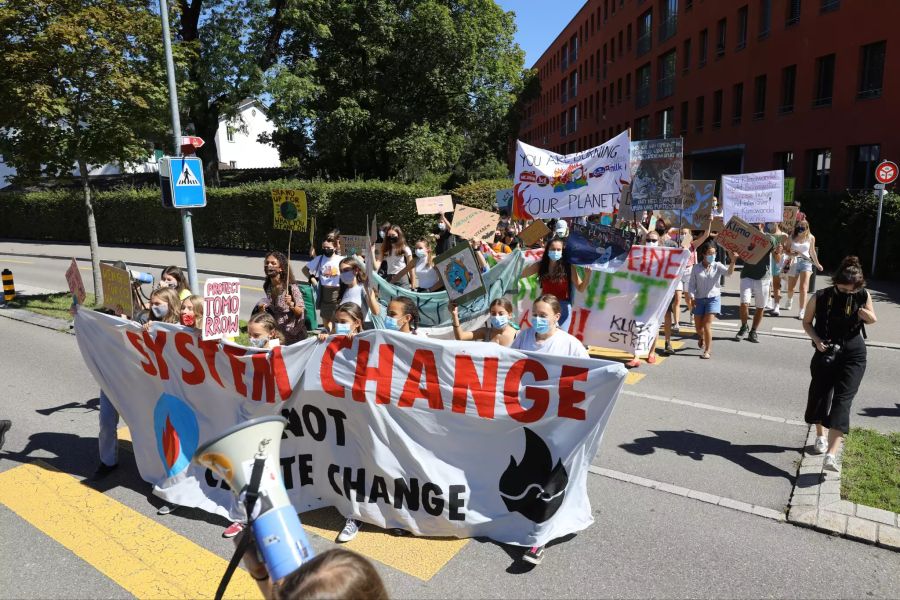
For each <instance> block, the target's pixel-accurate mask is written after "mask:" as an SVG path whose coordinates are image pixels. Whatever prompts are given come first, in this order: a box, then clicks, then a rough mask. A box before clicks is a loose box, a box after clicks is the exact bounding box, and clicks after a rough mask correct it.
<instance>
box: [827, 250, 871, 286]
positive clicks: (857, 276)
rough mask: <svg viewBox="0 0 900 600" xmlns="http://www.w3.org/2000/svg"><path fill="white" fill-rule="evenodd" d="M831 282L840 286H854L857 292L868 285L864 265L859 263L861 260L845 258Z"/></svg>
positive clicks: (854, 257)
mask: <svg viewBox="0 0 900 600" xmlns="http://www.w3.org/2000/svg"><path fill="white" fill-rule="evenodd" d="M831 282H832V283H835V284H840V285H852V286H853V287H854V288H855V289H857V290H858V289H859V288H861V287H863V286H864V285H866V278H865V277H864V276H863V270H862V263H860V262H859V258H858V257H856V256H847V257H845V258H844V260H842V261H841V264H840V265H839V266H838V268H837V270H836V271H835V272H834V274H833V275H832V276H831Z"/></svg>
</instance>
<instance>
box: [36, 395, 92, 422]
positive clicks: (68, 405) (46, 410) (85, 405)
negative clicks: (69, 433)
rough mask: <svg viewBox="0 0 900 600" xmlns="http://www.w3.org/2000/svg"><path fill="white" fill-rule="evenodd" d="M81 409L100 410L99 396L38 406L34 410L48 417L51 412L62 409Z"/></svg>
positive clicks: (82, 410)
mask: <svg viewBox="0 0 900 600" xmlns="http://www.w3.org/2000/svg"><path fill="white" fill-rule="evenodd" d="M74 409H81V412H89V411H92V410H100V398H91V399H90V400H88V401H87V402H83V403H82V402H67V403H66V404H60V405H59V406H52V407H50V408H38V409H36V410H35V411H34V412H36V413H38V414H41V415H44V416H45V417H49V416H50V415H52V414H53V413H56V412H60V411H64V410H74Z"/></svg>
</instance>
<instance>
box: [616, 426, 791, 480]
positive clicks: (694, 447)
mask: <svg viewBox="0 0 900 600" xmlns="http://www.w3.org/2000/svg"><path fill="white" fill-rule="evenodd" d="M651 433H653V434H654V435H653V436H652V437H645V438H638V439H636V440H634V441H633V442H630V443H628V444H621V445H620V446H619V447H620V448H623V449H624V450H626V451H627V452H630V453H631V454H638V455H642V456H646V455H650V454H653V453H654V452H656V450H657V449H660V450H671V451H673V452H675V453H676V454H677V455H679V456H688V457H690V458H692V459H693V460H703V458H704V457H705V456H707V455H711V456H721V457H722V458H724V459H726V460H729V461H731V462H733V463H734V464H736V465H738V466H740V467H743V468H744V469H746V470H747V471H750V472H751V473H754V474H756V475H759V476H761V477H783V478H785V479H787V480H788V481H790V482H791V483H793V482H794V475H793V474H791V473H788V472H787V471H784V470H782V469H779V468H778V467H775V466H773V465H771V464H769V463H767V462H766V461H764V460H762V459H760V458H757V457H755V456H753V455H754V454H777V453H780V452H799V451H800V448H789V447H787V446H773V445H771V444H732V443H731V442H729V441H727V440H721V439H719V438H714V437H710V436H708V435H702V434H699V433H695V432H693V431H689V430H688V431H651Z"/></svg>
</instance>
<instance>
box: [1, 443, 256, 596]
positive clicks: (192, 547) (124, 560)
mask: <svg viewBox="0 0 900 600" xmlns="http://www.w3.org/2000/svg"><path fill="white" fill-rule="evenodd" d="M0 502H2V503H3V504H5V505H6V506H8V507H9V508H10V509H11V510H12V511H13V512H15V513H16V514H18V515H19V516H20V517H22V518H23V519H25V520H26V521H28V522H29V523H30V524H31V525H33V526H34V527H36V528H37V529H39V530H40V531H42V532H43V533H45V534H46V535H48V536H50V537H51V538H53V539H54V540H56V542H58V543H59V544H61V545H62V546H64V547H66V548H67V549H69V550H70V551H72V553H74V554H75V555H76V556H78V557H79V558H81V559H82V560H84V561H85V562H87V563H88V564H90V565H91V566H92V567H94V568H95V569H97V570H98V571H100V572H101V573H103V574H104V575H106V576H107V577H109V578H110V579H112V580H113V581H115V582H116V583H117V584H119V585H120V586H122V587H123V588H125V589H126V590H127V591H128V592H129V593H131V594H133V595H134V596H137V597H138V598H211V597H213V595H214V594H215V591H216V587H217V586H218V584H219V579H220V578H221V577H222V574H223V573H224V572H225V567H226V566H227V565H228V561H227V560H225V559H223V558H221V557H219V556H217V555H215V554H213V553H212V552H210V551H209V550H207V549H206V548H203V547H202V546H199V545H197V544H195V543H194V542H192V541H190V540H189V539H187V538H185V537H183V536H180V535H178V534H176V533H175V532H173V531H171V530H169V529H168V528H166V527H163V526H162V525H160V524H159V523H157V522H156V521H154V520H153V519H150V518H148V517H145V516H144V515H142V514H140V513H138V512H137V511H135V510H132V509H131V508H129V507H127V506H125V505H124V504H122V503H120V502H117V501H115V500H113V499H112V498H109V497H108V496H105V495H104V494H101V493H100V492H98V491H96V490H94V489H92V488H90V487H89V486H87V485H84V484H83V483H81V482H80V481H78V480H77V479H75V478H74V477H72V476H71V475H69V474H67V473H62V472H60V471H57V470H56V469H53V468H52V467H50V466H49V465H47V464H46V463H42V462H41V461H36V462H34V463H29V464H25V465H22V466H20V467H15V468H12V469H9V470H8V471H5V472H4V473H0ZM228 595H229V596H230V597H234V598H260V597H261V594H260V592H259V588H258V587H257V586H256V582H254V581H253V579H252V578H251V577H250V575H249V574H248V573H247V572H246V571H244V570H243V569H238V570H237V571H235V573H234V577H233V578H232V579H231V584H230V585H229V586H228Z"/></svg>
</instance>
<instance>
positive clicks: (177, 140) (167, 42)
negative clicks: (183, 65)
mask: <svg viewBox="0 0 900 600" xmlns="http://www.w3.org/2000/svg"><path fill="white" fill-rule="evenodd" d="M159 15H160V19H161V20H162V34H163V48H164V49H165V54H166V76H167V78H168V80H169V108H170V109H171V111H172V140H173V142H174V145H175V156H181V118H180V117H179V116H178V92H177V89H176V87H175V64H174V63H173V62H172V42H171V38H170V37H169V6H168V0H159ZM181 227H182V229H183V231H184V255H185V260H186V262H187V270H188V282H189V284H190V288H191V290H192V291H193V293H196V292H197V291H198V290H199V289H200V287H199V282H198V281H197V259H196V257H195V256H194V230H193V228H192V226H191V211H190V210H188V209H184V208H183V209H181Z"/></svg>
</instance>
